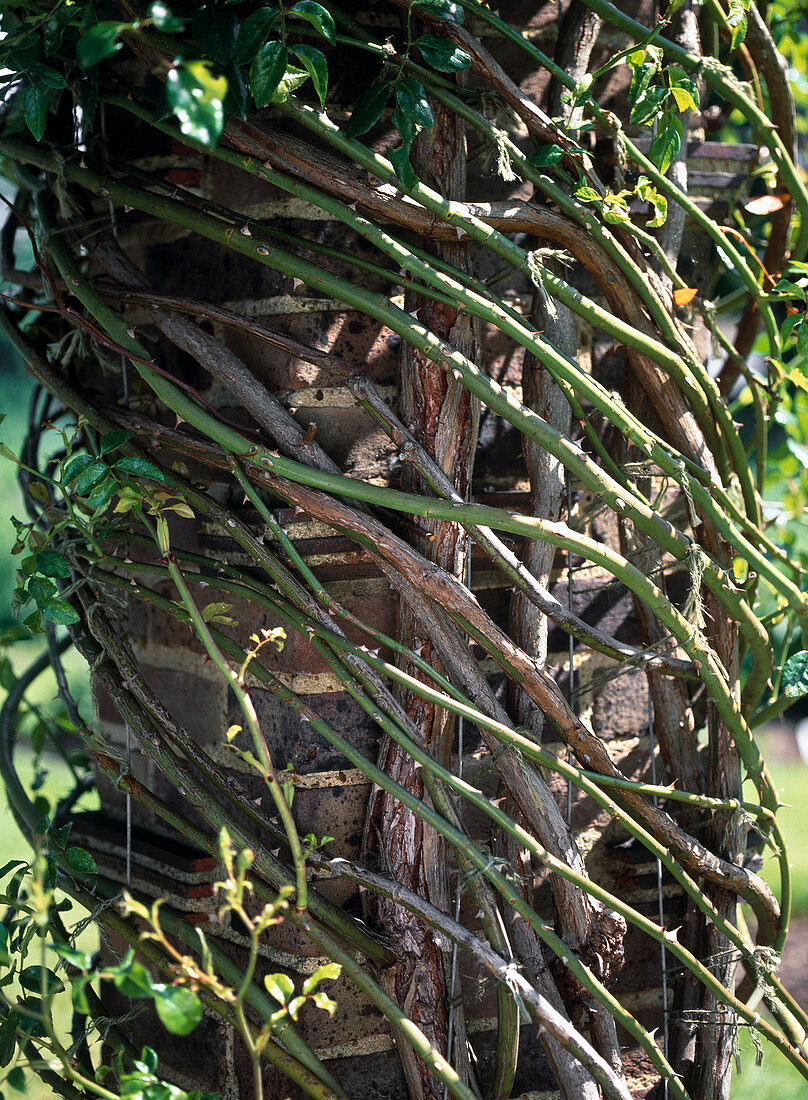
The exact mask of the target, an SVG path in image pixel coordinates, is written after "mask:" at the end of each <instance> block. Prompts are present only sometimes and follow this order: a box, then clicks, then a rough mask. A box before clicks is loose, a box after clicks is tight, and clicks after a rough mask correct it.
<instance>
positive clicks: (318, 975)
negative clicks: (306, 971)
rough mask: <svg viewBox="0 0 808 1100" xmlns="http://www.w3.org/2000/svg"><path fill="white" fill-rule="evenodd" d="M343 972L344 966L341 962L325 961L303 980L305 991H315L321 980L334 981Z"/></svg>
mask: <svg viewBox="0 0 808 1100" xmlns="http://www.w3.org/2000/svg"><path fill="white" fill-rule="evenodd" d="M341 973H342V967H341V966H340V964H339V963H325V964H324V965H323V966H318V967H317V969H316V970H315V971H314V973H313V974H311V975H310V976H309V977H308V978H306V980H305V982H303V992H304V993H313V992H314V990H315V989H316V987H317V985H318V984H319V983H320V982H324V981H334V980H335V979H337V978H338V977H339V976H340V974H341Z"/></svg>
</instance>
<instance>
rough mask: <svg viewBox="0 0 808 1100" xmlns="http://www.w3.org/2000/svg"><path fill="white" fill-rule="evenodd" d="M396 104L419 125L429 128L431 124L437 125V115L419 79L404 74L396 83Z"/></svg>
mask: <svg viewBox="0 0 808 1100" xmlns="http://www.w3.org/2000/svg"><path fill="white" fill-rule="evenodd" d="M396 104H397V105H398V107H399V109H400V110H401V111H402V112H403V113H404V114H405V115H407V117H408V118H411V119H412V121H413V122H415V123H417V124H418V125H419V126H424V127H426V129H429V127H430V126H434V125H435V115H434V114H433V112H432V107H431V106H430V103H429V100H428V99H427V95H426V92H425V91H424V86H423V84H421V83H419V81H417V80H413V78H412V77H411V76H402V77H401V78H400V79H399V80H398V82H397V83H396Z"/></svg>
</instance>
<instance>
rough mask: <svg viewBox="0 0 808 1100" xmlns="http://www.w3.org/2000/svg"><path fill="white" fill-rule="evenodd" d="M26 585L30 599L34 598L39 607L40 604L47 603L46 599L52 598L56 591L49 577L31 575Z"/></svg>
mask: <svg viewBox="0 0 808 1100" xmlns="http://www.w3.org/2000/svg"><path fill="white" fill-rule="evenodd" d="M26 587H27V589H28V595H29V596H30V597H31V599H32V600H35V601H36V603H37V605H39V606H40V607H41V606H42V604H44V603H47V602H48V600H51V599H53V597H54V596H55V595H56V593H57V588H56V585H55V584H54V582H53V581H52V580H51V579H50V578H49V577H39V576H34V577H31V579H30V580H29V581H28V584H27V585H26Z"/></svg>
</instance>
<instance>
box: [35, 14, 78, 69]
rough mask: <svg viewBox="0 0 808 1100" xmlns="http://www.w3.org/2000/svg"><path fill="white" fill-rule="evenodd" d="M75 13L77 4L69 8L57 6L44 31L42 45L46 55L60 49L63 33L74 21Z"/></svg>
mask: <svg viewBox="0 0 808 1100" xmlns="http://www.w3.org/2000/svg"><path fill="white" fill-rule="evenodd" d="M75 15H76V8H75V5H74V6H72V7H69V8H68V7H62V8H57V9H56V11H55V12H54V13H53V15H52V16H51V17H50V19H49V20H48V22H47V23H46V24H45V29H44V31H43V32H42V45H43V46H44V48H45V56H46V57H49V56H50V55H51V54H52V53H56V51H57V50H58V49H59V47H60V46H61V44H62V35H63V34H64V32H65V27H67V25H68V24H69V23H71V22H72V21H73V18H74V16H75Z"/></svg>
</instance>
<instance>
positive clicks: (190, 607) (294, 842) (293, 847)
mask: <svg viewBox="0 0 808 1100" xmlns="http://www.w3.org/2000/svg"><path fill="white" fill-rule="evenodd" d="M156 541H157V545H158V547H159V549H160V552H161V553H162V554H163V557H164V560H165V562H166V564H167V566H168V571H169V573H170V574H171V579H172V580H173V581H174V584H175V585H176V586H177V591H178V592H179V594H180V599H181V600H182V603H183V605H184V607H185V609H186V611H187V612H188V615H189V617H190V619H191V622H192V623H193V627H194V633H195V634H196V636H197V637H198V638H199V640H200V641H201V642H202V645H203V646H204V647H205V651H206V652H207V654H208V656H209V657H210V659H211V661H213V664H214V665H215V667H216V668H217V669H218V670H219V672H220V673H221V675H222V677H223V678H224V679H225V680H226V681H227V683H228V684H229V685H230V690H231V691H232V692H233V694H234V695H235V697H236V699H237V700H238V704H239V706H240V708H241V712H242V714H243V715H244V719H245V721H246V723H247V727H248V729H249V731H250V737H251V739H252V743H253V747H254V749H255V752H256V754H257V757H258V762H259V764H260V767H261V774H262V777H263V779H264V782H265V783H266V785H267V787H268V788H269V793H270V795H271V796H272V801H273V802H274V803H275V808H276V809H277V811H278V815H279V817H280V819H281V821H282V822H283V827H284V830H285V832H286V837H287V841H288V844H289V850H290V852H291V854H292V861H293V863H294V867H295V877H296V881H297V890H296V894H295V906H296V908H297V910H298V911H299V912H303V910H305V908H306V906H307V904H308V886H307V884H306V859H305V856H304V854H303V847H302V845H301V843H300V837H299V835H298V832H297V826H296V825H295V820H294V817H293V816H292V811H291V808H290V806H289V803H288V802H287V800H286V795H285V794H284V792H283V789H282V787H281V785H280V784H279V782H278V777H277V775H276V774H275V768H274V767H273V764H272V756H271V754H270V751H269V747H268V745H267V743H266V738H265V737H264V735H263V733H262V732H261V727H260V725H259V723H258V715H257V714H256V712H255V707H254V705H253V702H252V700H251V699H250V695H249V692H247V691H245V689H244V671H245V666H244V665H242V671H241V673H237V672H236V671H235V670H234V669H232V668H231V667H230V665H229V664H228V663H227V661H226V660H225V658H224V656H223V654H222V653H221V651H220V650H219V647H218V646H217V645H216V643H215V641H214V640H213V636H212V634H211V632H210V629H209V627H208V624H207V623H206V622H205V619H204V617H203V616H202V613H201V611H200V610H199V608H198V607H197V606H196V604H195V602H194V599H193V596H192V595H191V593H190V590H189V589H188V586H187V584H186V583H185V580H184V578H183V575H182V572H181V571H180V569H179V568H178V566H177V561H176V558H175V557H174V555H173V554H172V552H171V548H170V545H169V533H168V522H167V521H166V519H165V517H164V516H159V517H158V519H157V532H156Z"/></svg>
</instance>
